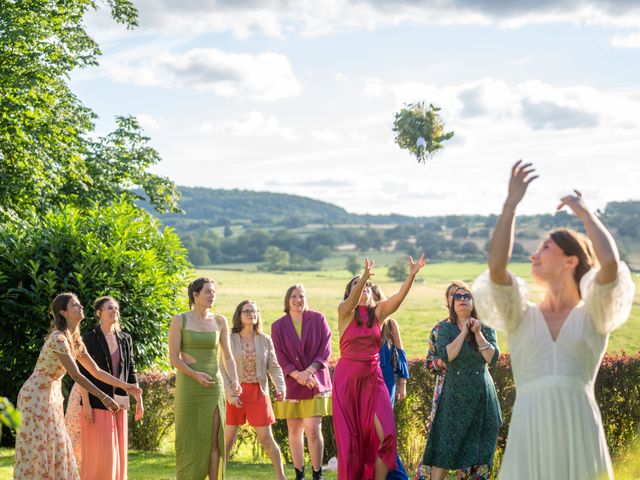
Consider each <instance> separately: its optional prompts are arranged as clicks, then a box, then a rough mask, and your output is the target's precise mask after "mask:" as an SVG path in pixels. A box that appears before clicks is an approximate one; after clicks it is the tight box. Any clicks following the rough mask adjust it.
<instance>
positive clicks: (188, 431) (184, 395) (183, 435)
mask: <svg viewBox="0 0 640 480" xmlns="http://www.w3.org/2000/svg"><path fill="white" fill-rule="evenodd" d="M186 321H187V316H186V314H184V313H183V314H182V328H181V332H182V343H181V345H180V350H181V351H182V352H184V353H187V354H189V355H191V356H192V357H193V358H195V359H196V362H195V363H192V364H190V365H189V367H190V368H193V369H194V370H196V371H199V372H205V373H208V374H209V375H211V377H212V378H213V379H214V380H215V384H213V385H211V386H210V387H208V388H205V387H203V386H201V385H200V384H199V383H198V382H197V381H195V380H194V379H193V378H191V377H188V376H187V375H185V374H183V373H181V372H180V371H178V372H177V374H176V393H175V401H174V409H175V428H176V475H177V480H203V479H204V478H206V477H207V475H208V474H209V459H210V457H211V442H212V440H213V439H212V438H211V428H212V424H213V414H214V412H215V410H216V408H217V409H218V412H219V414H220V429H219V430H218V438H217V439H216V440H217V442H218V448H219V451H220V470H219V472H218V478H219V479H223V478H224V471H225V467H226V465H225V458H226V455H225V444H224V425H225V417H226V413H225V397H224V382H223V379H222V375H221V374H220V369H219V368H218V346H219V345H220V322H219V320H218V317H217V316H216V323H217V324H218V330H217V331H215V332H196V331H193V330H187V329H186V328H185V325H186Z"/></svg>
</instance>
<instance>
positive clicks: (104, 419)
mask: <svg viewBox="0 0 640 480" xmlns="http://www.w3.org/2000/svg"><path fill="white" fill-rule="evenodd" d="M92 410H93V423H89V422H87V420H86V419H85V418H84V415H81V422H82V428H81V431H82V433H81V438H82V468H81V469H80V478H81V480H126V478H127V445H128V430H127V411H126V410H120V411H119V412H116V413H113V412H110V411H109V410H101V409H99V408H94V409H92Z"/></svg>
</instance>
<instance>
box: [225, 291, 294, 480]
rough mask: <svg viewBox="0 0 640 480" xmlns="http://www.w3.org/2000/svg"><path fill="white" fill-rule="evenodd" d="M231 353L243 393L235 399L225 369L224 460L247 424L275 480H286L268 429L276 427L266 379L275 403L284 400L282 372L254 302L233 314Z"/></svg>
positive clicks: (243, 304) (280, 459) (279, 455)
mask: <svg viewBox="0 0 640 480" xmlns="http://www.w3.org/2000/svg"><path fill="white" fill-rule="evenodd" d="M230 343H231V352H232V353H233V357H234V359H235V361H236V368H237V370H238V378H239V380H240V382H241V384H242V393H241V394H240V395H236V394H234V392H233V389H232V388H231V385H232V384H231V379H230V378H229V375H228V374H227V372H226V370H225V369H222V376H223V378H224V382H225V395H226V397H227V418H226V429H225V443H226V450H227V459H228V457H229V454H230V453H231V447H233V444H234V443H235V442H236V436H237V432H238V427H239V426H240V425H243V424H244V423H246V422H248V423H249V425H251V426H252V427H254V428H255V429H256V435H257V436H258V440H259V441H260V443H261V444H262V446H263V447H264V449H265V451H266V452H267V454H268V455H269V458H270V459H271V463H272V464H273V469H274V470H275V473H276V479H278V480H285V478H286V477H285V476H284V469H283V466H282V455H281V454H280V448H279V447H278V444H277V443H276V441H275V439H274V438H273V432H272V431H271V425H272V424H273V423H275V421H276V417H275V416H274V414H273V407H272V406H271V399H270V398H269V386H268V383H267V375H268V376H269V377H271V381H272V382H273V384H274V385H275V390H276V400H283V399H284V396H285V388H286V387H285V383H284V375H283V373H282V368H280V365H279V364H278V360H277V359H276V353H275V349H274V348H273V342H272V341H271V337H270V336H269V335H267V334H266V333H262V319H261V318H260V312H259V311H258V306H257V305H256V303H255V302H253V301H251V300H244V301H242V302H240V304H239V305H238V306H237V307H236V311H235V313H234V314H233V326H232V327H231V335H230Z"/></svg>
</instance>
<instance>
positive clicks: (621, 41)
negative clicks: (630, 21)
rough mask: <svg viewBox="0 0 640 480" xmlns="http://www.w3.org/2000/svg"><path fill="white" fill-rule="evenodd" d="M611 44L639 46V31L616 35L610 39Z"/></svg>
mask: <svg viewBox="0 0 640 480" xmlns="http://www.w3.org/2000/svg"><path fill="white" fill-rule="evenodd" d="M611 46H613V47H615V48H640V33H631V34H629V35H625V36H620V35H616V36H614V37H613V38H612V39H611Z"/></svg>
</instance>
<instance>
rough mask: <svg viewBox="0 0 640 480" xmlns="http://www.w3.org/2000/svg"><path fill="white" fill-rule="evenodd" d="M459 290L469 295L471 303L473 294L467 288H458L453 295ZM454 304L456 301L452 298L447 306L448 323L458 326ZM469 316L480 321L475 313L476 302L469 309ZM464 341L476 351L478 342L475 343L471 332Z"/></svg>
mask: <svg viewBox="0 0 640 480" xmlns="http://www.w3.org/2000/svg"><path fill="white" fill-rule="evenodd" d="M461 290H463V291H465V292H467V293H468V294H469V295H471V300H472V301H473V294H472V293H471V291H470V290H469V289H467V288H464V287H459V288H457V289H456V291H455V292H453V294H454V295H455V294H456V293H458V292H459V291H461ZM455 303H456V299H455V298H454V299H453V300H451V305H449V321H450V322H451V323H453V324H454V325H457V324H458V314H457V313H456V306H455ZM471 316H472V317H473V318H475V319H476V320H480V319H479V318H478V313H477V312H476V302H473V308H472V309H471ZM466 341H467V342H469V343H470V344H471V346H472V347H473V348H474V349H476V350H477V349H478V342H476V336H475V335H474V334H473V332H472V331H471V330H469V333H467V338H466Z"/></svg>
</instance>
